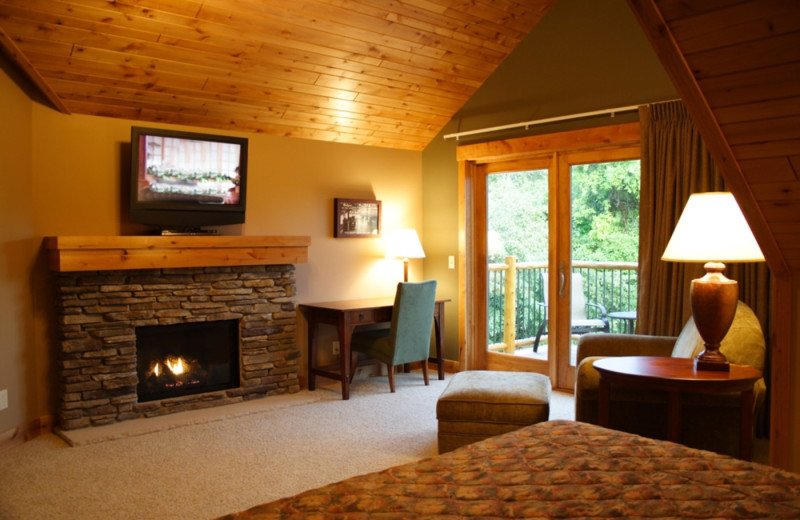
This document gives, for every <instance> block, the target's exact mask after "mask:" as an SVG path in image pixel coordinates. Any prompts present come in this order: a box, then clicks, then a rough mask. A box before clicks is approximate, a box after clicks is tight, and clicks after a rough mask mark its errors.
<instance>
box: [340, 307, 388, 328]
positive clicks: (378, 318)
mask: <svg viewBox="0 0 800 520" xmlns="http://www.w3.org/2000/svg"><path fill="white" fill-rule="evenodd" d="M384 321H392V308H391V307H375V308H372V309H359V310H357V311H353V312H351V313H350V322H351V323H353V324H354V325H365V324H368V323H382V322H384Z"/></svg>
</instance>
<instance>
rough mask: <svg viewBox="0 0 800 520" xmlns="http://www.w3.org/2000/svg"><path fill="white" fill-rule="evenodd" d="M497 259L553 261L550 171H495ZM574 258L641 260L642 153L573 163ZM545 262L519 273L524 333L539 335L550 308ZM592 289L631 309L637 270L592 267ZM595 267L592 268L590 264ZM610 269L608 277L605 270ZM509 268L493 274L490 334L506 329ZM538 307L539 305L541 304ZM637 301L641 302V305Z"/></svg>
mask: <svg viewBox="0 0 800 520" xmlns="http://www.w3.org/2000/svg"><path fill="white" fill-rule="evenodd" d="M487 182H488V186H487V188H488V209H487V211H488V229H489V237H488V241H489V251H488V253H489V263H490V264H491V263H503V262H504V261H505V257H506V256H513V257H515V258H516V260H517V262H518V263H519V262H547V258H548V256H547V254H548V234H549V233H548V216H549V207H548V201H549V199H548V172H547V171H546V170H533V171H523V172H509V173H500V174H492V175H489V176H488V181H487ZM571 185H572V260H573V263H576V262H581V261H591V262H605V263H609V262H637V259H638V252H639V191H640V185H641V176H640V169H639V161H638V160H633V161H617V162H608V163H590V164H582V165H576V166H573V167H572V181H571ZM543 270H544V268H541V269H535V270H529V271H527V272H525V271H520V272H519V275H518V280H517V309H516V312H517V329H518V330H517V337H518V338H525V337H531V335H532V333H533V331H535V330H536V329H537V328H538V326H539V324H540V323H541V321H542V320H543V319H544V313H543V310H542V307H541V306H535V303H534V302H536V301H543V299H542V292H543V291H542V286H541V281H540V280H541V276H542V272H543ZM581 271H582V272H584V279H585V280H587V286H589V287H587V293H588V294H587V297H588V298H590V300H591V301H596V302H599V303H603V304H604V305H606V307H607V308H609V310H620V309H623V310H627V309H626V307H627V304H626V303H624V302H625V299H626V298H630V296H631V295H633V298H634V300H633V301H634V303H635V294H636V282H637V281H636V277H635V273H634V274H633V275H632V276H631V274H630V272H625V275H624V276H623V275H622V273H623V272H622V271H620V272H618V273H617V275H618V276H617V277H614V275H613V274H612V275H608V274H607V273H600V272H599V271H600V270H594V269H591V270H585V269H581ZM587 271H591V272H587ZM601 275H602V277H601ZM502 278H503V274H502V272H497V273H490V276H489V295H488V296H489V317H490V319H489V342H490V343H499V342H501V341H502V337H503V332H502V331H503V321H502V316H503V290H504V289H503V280H502ZM537 307H538V309H537ZM634 308H635V307H634Z"/></svg>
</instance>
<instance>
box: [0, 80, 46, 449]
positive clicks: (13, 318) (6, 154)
mask: <svg viewBox="0 0 800 520" xmlns="http://www.w3.org/2000/svg"><path fill="white" fill-rule="evenodd" d="M31 106H32V104H31V102H30V101H29V100H28V97H27V96H26V95H25V94H24V93H23V92H22V91H21V90H20V89H19V88H18V87H17V85H16V84H15V83H14V81H12V79H11V77H9V76H8V75H7V74H5V73H4V72H3V71H2V70H0V121H2V124H0V181H2V183H1V184H0V390H2V389H5V390H8V402H9V407H8V409H6V410H3V411H0V442H2V441H3V440H4V438H5V436H6V435H5V432H7V430H10V429H12V428H14V427H16V426H18V425H19V424H21V423H22V422H23V421H25V420H27V419H29V418H32V417H35V416H36V415H37V414H38V411H39V410H42V408H41V406H39V405H40V404H41V403H42V400H43V397H42V392H41V391H40V390H39V389H38V388H37V386H39V385H37V383H36V382H38V383H39V384H41V383H42V380H43V374H44V373H45V372H44V371H43V369H42V365H43V360H42V356H41V352H39V351H38V350H37V349H35V348H33V344H32V336H33V316H32V313H31V309H32V307H33V300H32V298H31V289H30V275H31V272H30V271H31V266H32V259H33V258H34V257H35V255H36V250H37V248H38V245H37V244H36V241H35V240H34V239H33V237H32V236H33V218H34V217H33V214H34V211H33V207H32V205H33V197H32V184H31V134H32V131H31Z"/></svg>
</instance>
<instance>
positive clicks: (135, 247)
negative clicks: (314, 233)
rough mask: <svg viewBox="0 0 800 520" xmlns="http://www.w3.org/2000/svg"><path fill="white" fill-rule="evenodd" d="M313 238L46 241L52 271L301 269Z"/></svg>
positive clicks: (69, 238) (65, 238) (59, 238)
mask: <svg viewBox="0 0 800 520" xmlns="http://www.w3.org/2000/svg"><path fill="white" fill-rule="evenodd" d="M310 243H311V238H310V237H308V236H219V235H212V236H205V235H171V236H57V237H45V239H44V245H45V248H47V250H48V255H49V264H50V269H52V270H53V271H59V272H68V271H116V270H127V269H160V268H177V267H221V266H238V265H278V264H300V263H305V262H307V261H308V246H309V244H310Z"/></svg>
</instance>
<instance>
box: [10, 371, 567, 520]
mask: <svg viewBox="0 0 800 520" xmlns="http://www.w3.org/2000/svg"><path fill="white" fill-rule="evenodd" d="M446 384H447V380H445V381H438V380H435V379H432V380H431V385H430V386H428V387H426V386H424V385H423V384H422V376H421V374H419V373H411V374H398V377H397V392H396V393H395V394H391V393H389V390H388V383H387V380H386V377H376V378H369V379H367V380H363V381H356V382H355V383H354V386H353V389H352V392H351V398H350V400H349V401H342V400H341V399H340V394H339V392H338V388H337V387H335V386H329V387H324V388H321V389H318V390H317V391H315V392H308V391H302V392H300V393H298V394H293V395H292V396H286V397H276V398H266V399H260V400H258V401H253V402H250V403H243V404H242V405H235V406H234V407H223V408H218V409H212V410H207V411H203V412H186V413H182V414H175V415H174V416H169V417H167V418H161V420H158V421H155V420H154V419H141V420H137V421H129V423H130V424H125V423H121V424H120V425H114V426H111V427H103V428H95V429H93V430H96V431H89V430H86V431H83V432H81V433H78V432H73V433H71V434H69V435H68V437H70V439H71V442H73V443H74V444H75V446H70V445H69V444H68V443H67V442H65V440H64V439H62V438H61V437H59V436H57V435H55V434H51V435H43V436H41V437H39V438H37V439H34V440H32V441H30V442H27V443H25V444H22V445H20V446H17V447H14V448H11V449H9V450H6V451H4V452H2V453H0V518H2V519H3V520H23V519H24V520H32V519H48V520H61V519H64V520H67V519H70V520H73V519H74V520H93V519H103V520H109V519H114V520H117V519H119V520H125V519H137V520H139V519H148V520H160V519H172V520H175V519H191V520H204V519H211V518H216V517H218V516H221V515H223V514H226V513H231V512H234V511H239V510H242V509H246V508H249V507H252V506H254V505H257V504H260V503H263V502H268V501H272V500H275V499H277V498H280V497H283V496H289V495H293V494H296V493H299V492H301V491H304V490H306V489H310V488H313V487H317V486H321V485H323V484H328V483H330V482H335V481H339V480H342V479H345V478H347V477H350V476H353V475H357V474H362V473H367V472H372V471H378V470H381V469H384V468H387V467H390V466H395V465H398V464H403V463H406V462H411V461H415V460H419V459H421V458H425V457H429V456H432V455H435V454H436V451H437V448H436V411H435V410H436V408H435V407H436V399H437V398H438V397H439V395H440V394H441V393H442V391H443V390H444V388H445V385H446ZM572 403H573V401H572V396H571V395H569V394H561V393H558V392H554V394H553V399H552V403H551V418H553V419H572V418H573V413H574V412H573V404H572ZM226 408H227V409H226ZM134 423H140V424H134Z"/></svg>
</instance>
